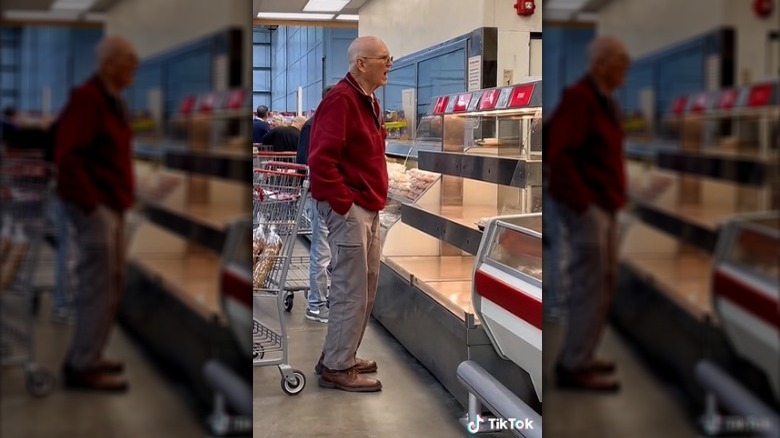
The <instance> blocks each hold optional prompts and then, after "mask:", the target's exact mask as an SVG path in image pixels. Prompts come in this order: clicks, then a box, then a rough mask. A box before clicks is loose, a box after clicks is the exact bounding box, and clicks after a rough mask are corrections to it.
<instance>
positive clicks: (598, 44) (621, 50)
mask: <svg viewBox="0 0 780 438" xmlns="http://www.w3.org/2000/svg"><path fill="white" fill-rule="evenodd" d="M621 55H625V56H628V53H627V52H626V47H625V46H624V45H623V43H622V42H620V40H618V39H617V38H615V37H612V36H600V37H596V39H594V40H593V41H591V43H590V44H589V45H588V63H589V65H590V67H591V68H593V66H594V65H596V64H598V63H600V62H603V61H605V60H607V59H609V58H611V57H614V56H621Z"/></svg>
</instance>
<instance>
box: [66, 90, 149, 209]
mask: <svg viewBox="0 0 780 438" xmlns="http://www.w3.org/2000/svg"><path fill="white" fill-rule="evenodd" d="M126 114H127V111H126V109H125V107H124V103H123V102H122V100H121V99H119V98H115V97H113V96H111V95H110V94H109V93H108V91H107V90H106V89H105V87H104V85H103V83H102V82H101V81H100V79H99V78H98V77H97V76H93V77H92V78H91V79H89V80H88V81H87V82H85V83H84V84H83V85H81V86H80V87H78V88H76V89H75V90H73V92H72V93H71V95H70V100H69V101H68V104H67V106H66V107H65V110H64V111H63V112H62V114H61V116H60V119H59V121H58V126H57V138H56V146H55V149H56V150H55V155H54V161H55V163H56V164H57V167H58V177H57V193H58V194H59V196H60V197H61V198H62V199H64V200H66V201H70V202H72V203H74V204H76V205H77V206H79V207H80V208H81V209H82V210H84V211H86V212H91V211H92V210H94V209H95V208H96V207H97V205H98V204H104V205H106V206H107V207H109V208H111V209H112V210H115V211H117V212H123V211H125V210H127V209H128V208H129V207H130V206H131V205H132V204H133V202H134V194H133V191H134V184H135V183H134V176H133V167H132V158H131V144H130V142H131V138H132V130H131V128H130V124H129V121H128V120H127V116H126Z"/></svg>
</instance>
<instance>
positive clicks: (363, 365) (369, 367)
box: [314, 353, 377, 375]
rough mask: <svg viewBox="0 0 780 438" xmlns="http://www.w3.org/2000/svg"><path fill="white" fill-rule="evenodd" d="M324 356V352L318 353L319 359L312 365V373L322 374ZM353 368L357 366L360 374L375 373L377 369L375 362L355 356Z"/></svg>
mask: <svg viewBox="0 0 780 438" xmlns="http://www.w3.org/2000/svg"><path fill="white" fill-rule="evenodd" d="M324 357H325V353H323V354H321V355H320V360H318V361H317V365H314V373H315V374H317V375H319V374H322V369H323V368H325V366H324V365H323V364H322V359H323V358H324ZM355 368H357V370H358V372H359V373H360V374H368V373H375V372H376V370H377V365H376V362H374V361H373V360H368V359H361V358H359V357H356V358H355Z"/></svg>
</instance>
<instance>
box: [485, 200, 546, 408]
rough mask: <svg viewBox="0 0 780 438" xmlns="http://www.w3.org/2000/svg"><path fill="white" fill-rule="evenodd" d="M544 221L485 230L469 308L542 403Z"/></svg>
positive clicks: (528, 219) (496, 223) (497, 223)
mask: <svg viewBox="0 0 780 438" xmlns="http://www.w3.org/2000/svg"><path fill="white" fill-rule="evenodd" d="M542 250H543V248H542V215H541V213H532V214H524V215H513V216H501V217H497V218H494V219H491V220H490V221H489V222H488V223H487V225H486V228H485V236H484V238H483V241H482V245H481V247H480V250H479V252H478V253H477V261H476V265H475V267H474V288H473V292H472V302H473V303H474V310H475V311H476V314H477V316H478V317H479V320H480V321H481V322H482V325H483V326H484V328H485V332H486V333H487V335H488V337H489V338H490V341H491V343H492V344H493V347H494V348H495V350H496V352H497V353H498V354H499V355H500V356H501V357H502V358H504V359H508V360H511V361H512V362H514V363H516V364H517V365H518V366H519V367H520V368H522V369H524V370H525V371H526V372H528V374H529V375H530V377H531V381H532V382H533V385H534V390H535V392H536V396H537V398H538V399H539V400H540V401H541V400H542Z"/></svg>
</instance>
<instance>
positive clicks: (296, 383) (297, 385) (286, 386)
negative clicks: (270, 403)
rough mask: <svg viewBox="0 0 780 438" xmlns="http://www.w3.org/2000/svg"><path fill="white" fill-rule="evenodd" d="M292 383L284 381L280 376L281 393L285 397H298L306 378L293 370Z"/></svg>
mask: <svg viewBox="0 0 780 438" xmlns="http://www.w3.org/2000/svg"><path fill="white" fill-rule="evenodd" d="M292 378H293V381H292V382H290V381H289V380H287V379H285V378H284V376H282V391H284V393H285V394H287V395H298V394H300V393H301V391H303V387H304V386H306V376H304V375H303V373H302V372H300V371H299V370H293V377H292Z"/></svg>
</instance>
